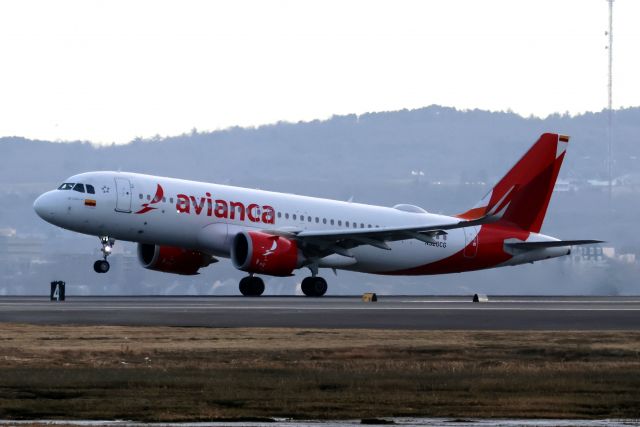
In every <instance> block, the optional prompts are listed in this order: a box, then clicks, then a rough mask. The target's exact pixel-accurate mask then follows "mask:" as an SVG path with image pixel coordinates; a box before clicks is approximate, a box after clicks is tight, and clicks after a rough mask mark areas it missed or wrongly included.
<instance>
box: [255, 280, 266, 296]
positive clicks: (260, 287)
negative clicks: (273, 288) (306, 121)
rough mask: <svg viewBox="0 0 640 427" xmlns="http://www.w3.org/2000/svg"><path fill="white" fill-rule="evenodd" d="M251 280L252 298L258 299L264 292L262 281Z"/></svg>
mask: <svg viewBox="0 0 640 427" xmlns="http://www.w3.org/2000/svg"><path fill="white" fill-rule="evenodd" d="M252 279H253V296H254V297H259V296H260V295H262V293H263V292H264V281H263V280H262V279H261V278H259V277H252Z"/></svg>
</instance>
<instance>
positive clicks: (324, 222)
mask: <svg viewBox="0 0 640 427" xmlns="http://www.w3.org/2000/svg"><path fill="white" fill-rule="evenodd" d="M299 217H300V221H304V220H305V216H304V215H300V216H299ZM278 218H282V212H278ZM284 219H289V214H288V213H285V214H284ZM291 219H293V220H294V221H297V220H298V215H296V214H292V215H291ZM313 220H314V219H313V218H312V217H310V216H307V217H306V221H307V222H313ZM320 221H322V223H323V224H327V223H329V224H330V225H336V224H338V227H342V220H341V219H339V220H334V219H327V218H322V219H321V218H320V217H315V222H316V224H320ZM344 226H345V227H352V228H358V223H357V222H355V221H354V222H351V223H350V222H349V221H344ZM373 227H374V226H372V225H371V224H367V226H366V228H373ZM379 227H380V226H379V225H376V226H375V228H379ZM360 228H365V225H364V223H362V222H361V223H360Z"/></svg>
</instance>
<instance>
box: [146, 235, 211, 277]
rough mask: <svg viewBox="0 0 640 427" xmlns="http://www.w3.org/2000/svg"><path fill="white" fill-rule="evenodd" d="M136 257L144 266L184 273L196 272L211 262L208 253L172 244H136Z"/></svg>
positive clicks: (168, 271) (166, 271)
mask: <svg viewBox="0 0 640 427" xmlns="http://www.w3.org/2000/svg"><path fill="white" fill-rule="evenodd" d="M138 259H139V260H140V263H141V264H142V266H143V267H144V268H147V269H149V270H156V271H163V272H165V273H175V274H184V275H193V274H198V270H199V269H201V268H202V267H206V266H208V265H209V264H211V261H212V258H211V256H210V255H207V254H203V253H202V252H198V251H194V250H191V249H184V248H177V247H174V246H158V245H150V244H146V243H139V244H138Z"/></svg>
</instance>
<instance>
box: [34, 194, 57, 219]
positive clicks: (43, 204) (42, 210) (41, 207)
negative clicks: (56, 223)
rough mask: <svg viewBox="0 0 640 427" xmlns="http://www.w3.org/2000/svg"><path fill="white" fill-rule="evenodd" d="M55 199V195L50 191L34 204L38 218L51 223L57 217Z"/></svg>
mask: <svg viewBox="0 0 640 427" xmlns="http://www.w3.org/2000/svg"><path fill="white" fill-rule="evenodd" d="M54 199H55V197H54V195H53V191H48V192H46V193H44V194H42V195H41V196H40V197H38V198H37V199H36V201H35V202H33V210H35V211H36V213H37V214H38V216H39V217H40V218H42V219H44V220H45V221H47V222H51V220H52V219H53V218H54V216H55V200H54Z"/></svg>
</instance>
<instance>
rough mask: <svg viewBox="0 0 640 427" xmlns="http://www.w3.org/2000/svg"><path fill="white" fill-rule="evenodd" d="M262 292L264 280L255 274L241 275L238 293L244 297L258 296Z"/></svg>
mask: <svg viewBox="0 0 640 427" xmlns="http://www.w3.org/2000/svg"><path fill="white" fill-rule="evenodd" d="M263 292H264V282H263V281H262V279H261V278H259V277H255V276H247V277H243V278H242V280H240V293H241V294H242V295H243V296H245V297H259V296H260V295H262V293H263Z"/></svg>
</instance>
